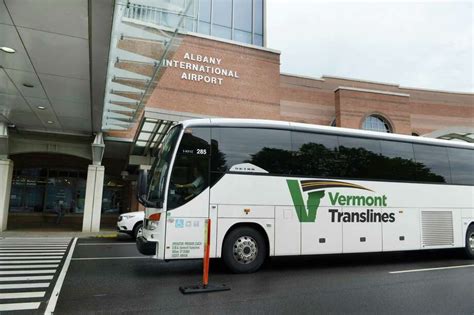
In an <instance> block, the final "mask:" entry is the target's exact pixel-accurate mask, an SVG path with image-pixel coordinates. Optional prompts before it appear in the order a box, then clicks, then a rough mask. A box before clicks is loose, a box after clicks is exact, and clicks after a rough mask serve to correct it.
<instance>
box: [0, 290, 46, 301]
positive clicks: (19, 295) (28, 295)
mask: <svg viewBox="0 0 474 315" xmlns="http://www.w3.org/2000/svg"><path fill="white" fill-rule="evenodd" d="M45 294H46V292H45V291H34V292H14V293H0V300H2V299H3V300H12V299H32V298H42V297H44V295H45Z"/></svg>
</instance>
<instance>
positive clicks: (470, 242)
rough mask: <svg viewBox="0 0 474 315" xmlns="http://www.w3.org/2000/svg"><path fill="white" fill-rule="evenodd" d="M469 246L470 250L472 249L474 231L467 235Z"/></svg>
mask: <svg viewBox="0 0 474 315" xmlns="http://www.w3.org/2000/svg"><path fill="white" fill-rule="evenodd" d="M469 246H470V247H471V249H472V250H474V233H472V234H471V236H469Z"/></svg>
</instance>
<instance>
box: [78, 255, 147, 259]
mask: <svg viewBox="0 0 474 315" xmlns="http://www.w3.org/2000/svg"><path fill="white" fill-rule="evenodd" d="M112 259H151V258H150V257H148V256H130V257H83V258H73V259H72V260H112Z"/></svg>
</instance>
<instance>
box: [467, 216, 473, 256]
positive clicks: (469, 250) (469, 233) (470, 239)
mask: <svg viewBox="0 0 474 315" xmlns="http://www.w3.org/2000/svg"><path fill="white" fill-rule="evenodd" d="M465 249H466V255H467V257H468V258H469V259H474V224H471V225H470V226H469V227H468V228H467V232H466V248H465Z"/></svg>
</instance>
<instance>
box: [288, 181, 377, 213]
mask: <svg viewBox="0 0 474 315" xmlns="http://www.w3.org/2000/svg"><path fill="white" fill-rule="evenodd" d="M286 183H287V184H288V189H289V190H290V194H291V199H292V200H293V205H294V206H295V210H296V214H297V215H298V220H299V221H300V222H315V221H316V215H317V213H318V208H319V204H320V203H321V199H322V198H323V197H324V195H325V192H324V190H321V189H324V188H355V189H363V190H368V191H372V190H370V189H368V188H366V187H363V186H360V185H357V184H352V183H347V182H340V181H332V180H302V181H298V180H295V179H287V180H286ZM302 192H308V200H307V202H306V203H305V202H304V200H303V193H302Z"/></svg>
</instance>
